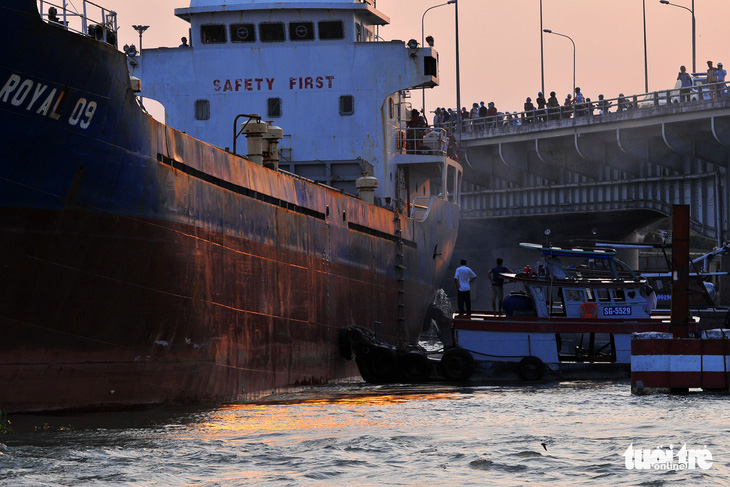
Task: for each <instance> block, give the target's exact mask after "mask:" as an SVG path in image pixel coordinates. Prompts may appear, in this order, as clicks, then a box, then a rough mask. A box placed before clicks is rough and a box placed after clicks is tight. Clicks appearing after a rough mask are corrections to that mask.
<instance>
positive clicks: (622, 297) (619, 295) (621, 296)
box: [613, 288, 626, 301]
mask: <svg viewBox="0 0 730 487" xmlns="http://www.w3.org/2000/svg"><path fill="white" fill-rule="evenodd" d="M613 300H614V301H626V293H625V292H624V290H623V289H621V288H616V289H614V290H613Z"/></svg>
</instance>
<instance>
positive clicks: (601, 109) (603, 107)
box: [596, 95, 611, 115]
mask: <svg viewBox="0 0 730 487" xmlns="http://www.w3.org/2000/svg"><path fill="white" fill-rule="evenodd" d="M596 104H597V105H598V114H599V115H605V114H606V113H608V109H609V108H610V107H611V102H610V101H608V100H604V99H603V95H598V103H596Z"/></svg>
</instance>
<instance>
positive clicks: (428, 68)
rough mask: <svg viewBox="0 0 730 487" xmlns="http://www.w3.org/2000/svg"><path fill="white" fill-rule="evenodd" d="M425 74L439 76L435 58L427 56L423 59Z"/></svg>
mask: <svg viewBox="0 0 730 487" xmlns="http://www.w3.org/2000/svg"><path fill="white" fill-rule="evenodd" d="M423 74H424V75H425V76H438V70H437V68H436V58H435V57H433V56H426V57H424V58H423Z"/></svg>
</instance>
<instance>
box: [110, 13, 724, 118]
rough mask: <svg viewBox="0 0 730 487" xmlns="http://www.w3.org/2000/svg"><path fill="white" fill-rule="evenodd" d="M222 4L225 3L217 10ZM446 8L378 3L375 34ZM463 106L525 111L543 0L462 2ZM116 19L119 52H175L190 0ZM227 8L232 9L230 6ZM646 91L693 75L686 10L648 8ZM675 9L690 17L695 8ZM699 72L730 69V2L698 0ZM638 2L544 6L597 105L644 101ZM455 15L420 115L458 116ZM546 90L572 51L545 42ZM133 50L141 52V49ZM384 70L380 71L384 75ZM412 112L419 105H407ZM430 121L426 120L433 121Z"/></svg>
mask: <svg viewBox="0 0 730 487" xmlns="http://www.w3.org/2000/svg"><path fill="white" fill-rule="evenodd" d="M223 1H224V0H221V2H223ZM445 2H446V0H377V7H378V10H381V11H382V12H384V13H385V14H386V15H388V16H389V17H390V19H391V24H390V25H388V26H385V27H382V28H381V29H380V36H381V37H383V38H384V39H386V40H391V39H402V40H403V41H407V40H408V39H411V38H413V39H416V40H417V41H418V42H420V40H421V20H422V16H423V13H424V12H425V10H426V9H428V8H429V7H432V6H435V5H439V4H443V3H445ZM458 2H459V45H460V56H459V59H460V63H459V64H460V66H461V69H460V72H461V104H462V106H467V107H470V106H471V103H473V102H479V101H482V100H484V101H485V102H487V101H494V102H495V104H496V105H497V108H498V109H500V110H501V111H512V110H521V109H522V104H523V103H524V101H525V97H527V96H531V97H532V99H533V100H534V99H535V96H536V94H537V92H538V91H540V89H541V62H540V59H541V56H540V34H541V30H540V0H458ZM96 3H98V4H101V5H103V6H105V7H107V8H110V9H113V10H115V11H117V13H118V14H119V15H118V21H119V25H120V27H121V29H120V41H121V42H120V45H124V44H125V43H134V44H135V45H137V44H139V38H138V35H137V33H136V32H135V31H134V30H133V29H132V27H131V26H132V25H133V24H144V25H149V26H150V28H149V30H147V32H146V33H145V34H144V38H143V44H144V47H157V46H177V45H178V44H179V41H180V37H181V36H183V35H187V29H188V24H187V23H186V22H184V21H182V20H180V19H178V18H177V17H175V16H174V14H173V9H174V8H180V7H187V6H189V1H188V0H96ZM228 3H233V2H232V1H231V0H228ZM645 3H646V37H647V51H648V66H649V69H648V80H649V91H653V90H661V89H666V88H670V87H673V86H674V83H675V80H676V78H677V72H678V71H679V66H680V65H682V64H684V65H685V66H686V67H687V70H688V71H690V70H691V69H692V22H691V19H692V16H691V14H690V12H689V11H688V10H685V9H682V8H678V7H674V6H671V5H662V4H660V3H659V0H645ZM672 3H675V4H677V5H682V6H685V7H687V8H691V6H692V0H673V1H672ZM694 3H695V17H696V44H697V61H696V62H697V70H698V71H704V70H706V69H707V61H708V60H712V61H714V62H715V63H717V62H718V61H721V62H724V63H725V64H726V66H725V69H729V68H728V65H727V64H728V63H730V42H729V40H728V37H730V24H729V23H728V22H729V20H728V19H730V0H695V2H694ZM643 4H644V0H543V1H542V9H543V28H546V29H551V30H553V31H554V32H559V33H561V34H565V35H568V36H570V37H571V38H572V39H573V41H574V42H575V45H576V68H575V71H576V74H575V77H576V84H577V85H578V86H580V87H581V91H583V93H585V95H586V96H587V97H589V98H591V99H593V100H596V99H597V98H598V94H599V93H602V94H604V95H605V96H606V97H607V98H613V97H616V96H617V95H618V94H619V93H620V92H623V93H624V94H626V95H628V94H633V93H643V92H644V84H645V81H644V80H645V76H644V73H645V71H644V30H643V16H642V5H643ZM454 20H455V16H454V6H453V5H445V6H442V7H438V8H435V9H432V10H430V11H429V12H428V13H427V14H426V16H425V20H424V25H425V29H424V30H425V35H431V36H433V37H434V39H435V47H436V49H437V50H438V52H439V58H440V81H441V84H440V86H439V87H437V88H435V89H433V90H427V91H426V107H427V109H428V110H429V111H430V110H433V109H434V108H435V107H436V106H445V107H451V108H456V88H455V87H456V74H455V73H456V69H455V65H456V63H455V58H456V49H455V43H454V39H455V22H454ZM543 46H544V49H543V52H544V73H545V90H546V92H548V93H549V92H550V91H552V90H554V91H556V92H557V95H558V99H559V100H560V101H561V102H562V100H563V98H564V97H565V95H566V94H567V93H570V92H571V84H572V79H573V45H572V44H571V42H570V40H569V39H567V38H565V37H559V36H556V35H551V34H543ZM137 47H139V46H137ZM386 68H387V67H385V66H384V67H383V69H386ZM412 101H413V104H414V106H416V107H417V108H419V107H420V104H421V95H420V94H418V92H414V94H413V98H412ZM429 119H430V117H429Z"/></svg>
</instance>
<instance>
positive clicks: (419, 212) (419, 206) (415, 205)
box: [410, 196, 434, 221]
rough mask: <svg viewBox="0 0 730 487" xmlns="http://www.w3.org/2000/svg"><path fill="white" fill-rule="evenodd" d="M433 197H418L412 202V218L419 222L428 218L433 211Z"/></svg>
mask: <svg viewBox="0 0 730 487" xmlns="http://www.w3.org/2000/svg"><path fill="white" fill-rule="evenodd" d="M433 198H434V197H433V196H416V197H415V198H413V201H412V202H411V215H410V217H411V218H412V219H414V220H417V221H423V220H425V219H426V218H427V217H428V212H429V210H430V209H431V204H432V202H433Z"/></svg>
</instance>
